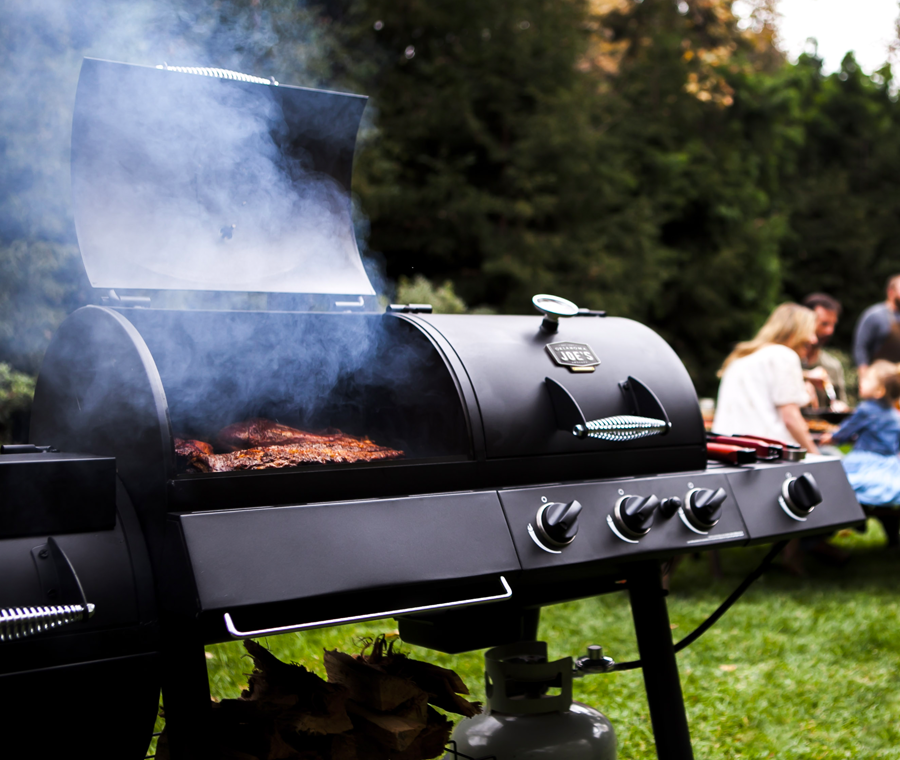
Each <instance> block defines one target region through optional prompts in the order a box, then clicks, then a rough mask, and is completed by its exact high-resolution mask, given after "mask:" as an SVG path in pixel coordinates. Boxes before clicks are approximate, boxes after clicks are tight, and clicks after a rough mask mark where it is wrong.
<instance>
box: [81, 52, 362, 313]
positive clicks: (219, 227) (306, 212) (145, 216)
mask: <svg viewBox="0 0 900 760" xmlns="http://www.w3.org/2000/svg"><path fill="white" fill-rule="evenodd" d="M262 81H263V80H257V81H236V80H232V79H225V78H219V77H216V76H201V75H197V74H193V73H183V72H180V71H174V70H168V69H165V68H153V67H147V66H134V65H130V64H123V63H113V62H110V61H101V60H95V59H91V58H86V59H85V60H84V62H83V64H82V69H81V76H80V78H79V82H78V90H77V95H76V100H75V113H74V119H73V124H72V190H73V198H74V212H75V225H76V229H77V233H78V243H79V246H80V248H81V254H82V257H83V259H84V265H85V268H86V270H87V273H88V277H89V278H90V281H91V284H92V285H93V286H94V287H96V288H109V289H118V290H124V291H133V290H144V291H146V290H151V291H154V290H155V291H159V290H186V291H226V292H227V291H240V292H266V293H290V294H336V295H343V296H352V297H355V298H359V297H363V298H364V299H365V298H368V299H372V298H373V297H374V290H373V289H372V286H371V284H370V282H369V279H368V277H367V275H366V273H365V269H364V268H363V265H362V261H361V259H360V255H359V251H358V249H357V246H356V238H355V235H354V231H353V224H352V220H351V206H350V175H351V171H352V165H353V150H354V146H355V143H356V133H357V129H358V127H359V122H360V118H361V117H362V112H363V109H364V108H365V104H366V98H365V97H362V96H357V95H347V94H343V93H336V92H326V91H321V90H311V89H305V88H301V87H290V86H285V85H276V84H274V83H271V84H263V83H261V82H262ZM351 300H352V299H351ZM360 304H362V302H360Z"/></svg>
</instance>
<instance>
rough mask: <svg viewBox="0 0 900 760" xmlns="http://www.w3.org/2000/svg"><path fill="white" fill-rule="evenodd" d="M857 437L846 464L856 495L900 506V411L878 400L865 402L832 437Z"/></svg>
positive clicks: (883, 504)
mask: <svg viewBox="0 0 900 760" xmlns="http://www.w3.org/2000/svg"><path fill="white" fill-rule="evenodd" d="M854 439H855V440H856V443H855V445H854V446H853V451H851V452H850V453H849V454H847V456H846V457H844V460H843V465H844V470H846V472H847V479H848V480H849V481H850V485H851V486H853V490H854V491H855V492H856V498H857V499H859V501H860V503H861V504H867V505H869V506H872V507H886V506H890V507H898V508H900V457H898V456H897V454H898V452H900V413H898V412H897V410H896V409H894V407H893V406H886V405H885V404H882V403H880V402H878V401H863V402H861V403H860V405H859V406H858V407H857V409H856V412H854V414H853V416H852V417H850V419H848V420H845V421H844V424H843V425H841V427H840V428H839V429H838V431H837V432H836V433H835V434H834V435H833V436H832V440H833V441H834V442H835V443H846V442H847V441H852V440H854Z"/></svg>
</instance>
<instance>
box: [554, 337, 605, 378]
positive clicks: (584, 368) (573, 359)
mask: <svg viewBox="0 0 900 760" xmlns="http://www.w3.org/2000/svg"><path fill="white" fill-rule="evenodd" d="M545 348H546V349H547V353H548V354H550V358H551V359H553V361H554V362H555V363H556V364H558V365H559V366H560V367H568V368H569V371H570V372H593V371H594V370H595V369H596V368H597V365H599V364H600V360H599V359H598V358H597V354H595V353H594V351H593V349H592V348H591V347H590V346H589V345H588V344H587V343H569V342H568V341H565V342H560V343H548V344H547V345H546V346H545Z"/></svg>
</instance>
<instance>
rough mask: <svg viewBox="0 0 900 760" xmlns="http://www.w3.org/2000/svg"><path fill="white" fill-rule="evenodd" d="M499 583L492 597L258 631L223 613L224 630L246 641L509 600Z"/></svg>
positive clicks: (505, 588)
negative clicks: (237, 623) (239, 626)
mask: <svg viewBox="0 0 900 760" xmlns="http://www.w3.org/2000/svg"><path fill="white" fill-rule="evenodd" d="M500 583H501V585H502V586H503V592H502V593H500V594H496V595H494V596H481V597H477V598H475V599H461V600H459V601H455V602H441V603H440V604H426V605H422V606H419V607H407V608H406V609H402V610H389V611H387V612H371V613H368V614H366V615H353V616H351V617H342V618H334V619H333V620H317V621H315V622H312V623H299V624H297V625H284V626H280V627H278V628H262V629H260V630H258V631H239V630H238V629H237V628H235V625H234V621H233V620H232V619H231V613H230V612H226V613H225V628H226V629H227V630H228V633H230V634H231V636H232V638H235V639H248V638H251V639H252V638H255V637H257V636H275V635H276V634H279V633H292V632H294V631H311V630H313V629H314V628H327V627H328V626H332V625H344V624H346V623H362V622H365V621H366V620H380V619H382V618H391V617H397V616H399V615H412V614H413V613H416V612H431V611H434V610H449V609H451V608H453V607H467V606H471V605H474V604H486V603H488V602H499V601H502V600H503V599H509V598H510V597H511V596H512V589H511V588H510V586H509V583H508V582H507V580H506V578H504V577H503V576H502V575H501V576H500Z"/></svg>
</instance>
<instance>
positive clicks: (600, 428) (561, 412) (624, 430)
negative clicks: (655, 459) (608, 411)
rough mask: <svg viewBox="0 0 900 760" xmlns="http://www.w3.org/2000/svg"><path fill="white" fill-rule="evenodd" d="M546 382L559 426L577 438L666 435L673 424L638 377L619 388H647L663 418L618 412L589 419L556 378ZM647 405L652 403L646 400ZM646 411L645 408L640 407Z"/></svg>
mask: <svg viewBox="0 0 900 760" xmlns="http://www.w3.org/2000/svg"><path fill="white" fill-rule="evenodd" d="M544 384H545V385H546V386H547V392H548V393H549V394H550V401H551V402H552V404H553V411H554V412H555V414H556V426H557V428H559V429H560V430H567V431H569V432H571V433H572V435H574V436H575V437H576V438H595V439H598V440H601V441H633V440H637V439H638V438H646V437H648V436H651V435H665V434H666V433H667V432H669V428H671V427H672V423H671V422H669V417H668V415H667V414H666V412H665V409H663V408H662V404H660V403H659V400H657V399H656V396H655V395H654V394H653V392H652V391H651V390H650V389H649V388H647V387H646V386H645V385H644V384H643V383H641V382H640V381H639V380H635V378H633V377H629V378H628V380H626V381H625V382H624V383H620V384H619V385H620V387H622V388H623V390H624V389H625V387H626V386H629V387H631V388H635V387H640V388H642V389H644V390H645V391H646V392H647V393H648V394H649V395H650V397H651V398H652V399H654V400H656V406H657V408H658V411H659V412H661V415H660V417H661V418H655V417H651V416H643V415H642V414H640V413H638V414H633V415H630V414H619V415H615V416H613V417H601V418H600V419H597V420H590V421H588V420H586V419H585V417H584V412H583V411H581V407H580V406H579V405H578V402H577V401H576V400H575V399H574V398H573V396H572V394H571V393H569V391H568V390H566V388H565V387H564V386H563V385H561V384H560V383H558V382H556V380H554V379H553V378H550V377H545V378H544ZM645 406H650V404H647V403H646V402H645ZM641 411H643V407H641Z"/></svg>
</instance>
